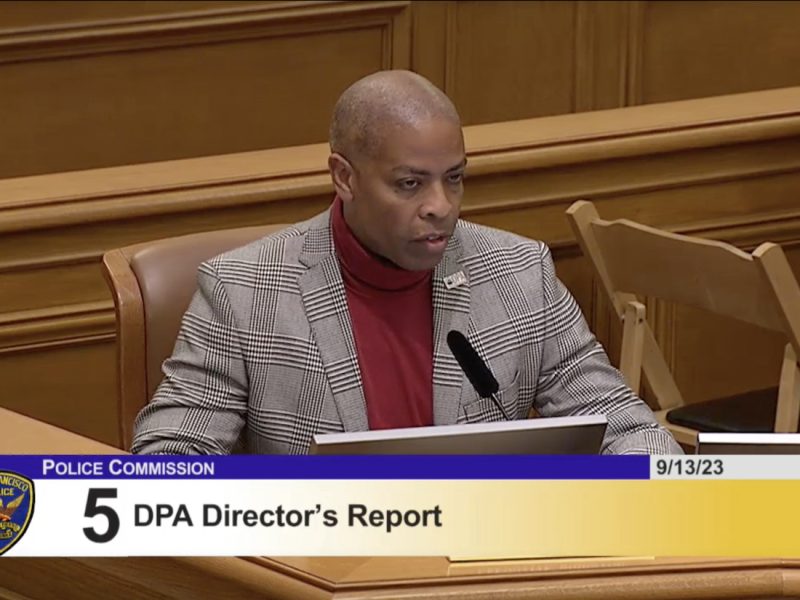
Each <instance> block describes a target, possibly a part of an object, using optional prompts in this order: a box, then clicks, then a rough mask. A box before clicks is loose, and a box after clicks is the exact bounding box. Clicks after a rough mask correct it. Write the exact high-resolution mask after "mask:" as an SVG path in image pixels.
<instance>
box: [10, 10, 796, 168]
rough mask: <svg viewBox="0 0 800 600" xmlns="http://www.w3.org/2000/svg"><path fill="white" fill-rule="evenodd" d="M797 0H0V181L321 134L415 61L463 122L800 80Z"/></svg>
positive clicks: (295, 141) (308, 139) (301, 140)
mask: <svg viewBox="0 0 800 600" xmlns="http://www.w3.org/2000/svg"><path fill="white" fill-rule="evenodd" d="M799 21H800V2H760V1H759V2H736V1H728V2H668V1H659V2H624V1H599V2H588V1H583V0H573V1H563V2H542V1H534V2H511V1H509V2H500V1H496V2H491V3H489V2H476V1H462V2H426V1H413V2H408V1H389V2H370V1H359V2H353V1H334V2H318V1H306V2H36V3H32V2H4V3H3V9H2V11H0V178H3V177H15V176H22V175H32V174H41V173H50V172H59V171H70V170H78V169H87V168H96V167H104V166H114V165H124V164H138V163H143V162H152V161H163V160H169V159H177V158H187V157H197V156H207V155H217V154H225V153H231V152H243V151H249V150H260V149H265V148H275V147H285V146H292V145H299V144H307V143H313V142H322V141H324V140H325V139H326V131H327V123H328V117H329V114H330V111H331V107H332V105H333V102H334V101H335V99H336V97H337V96H338V94H339V93H340V92H341V91H342V90H343V89H344V88H345V87H346V86H347V85H349V84H350V83H351V82H352V81H354V80H355V79H357V78H359V77H361V76H363V75H365V74H367V73H370V72H372V71H375V70H378V69H383V68H391V67H395V68H409V67H410V68H413V69H414V70H416V71H417V72H419V73H422V74H423V75H425V76H427V77H429V78H430V79H431V80H432V81H434V82H435V83H436V84H438V85H439V86H441V87H442V88H443V89H445V90H446V91H447V93H448V94H449V95H450V96H451V97H452V98H453V99H454V101H455V102H456V105H457V106H458V108H459V110H460V111H461V113H462V115H463V117H464V123H465V124H467V125H471V124H479V123H489V122H496V121H506V120H513V119H524V118H531V117H539V116H546V115H556V114H565V113H572V112H580V111H587V110H594V109H605V108H616V107H621V106H629V105H636V104H643V103H650V102H661V101H669V100H679V99H685V98H695V97H701V96H709V95H718V94H729V93H736V92H744V91H749V90H758V89H766V88H776V87H783V86H791V85H800V69H797V68H796V65H797V64H800V36H798V35H796V31H795V24H796V23H797V22H799Z"/></svg>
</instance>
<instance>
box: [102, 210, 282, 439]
mask: <svg viewBox="0 0 800 600" xmlns="http://www.w3.org/2000/svg"><path fill="white" fill-rule="evenodd" d="M285 227H286V225H261V226H257V227H243V228H238V229H226V230H220V231H209V232H205V233H195V234H190V235H184V236H180V237H174V238H168V239H163V240H154V241H150V242H144V243H141V244H136V245H133V246H127V247H124V248H119V249H115V250H109V251H108V252H106V253H105V254H104V255H103V274H104V276H105V278H106V281H107V282H108V285H109V287H110V288H111V293H112V295H113V297H114V306H115V309H116V315H117V368H118V374H119V379H118V381H119V390H118V402H119V415H120V440H121V441H122V444H123V448H125V449H127V448H130V444H131V440H132V437H133V422H134V420H135V419H136V415H137V414H138V413H139V411H140V410H141V409H142V408H143V407H144V406H145V404H147V402H148V401H149V400H150V398H151V397H152V396H153V393H154V392H155V390H156V388H157V387H158V384H159V383H161V379H162V377H163V374H162V372H161V364H162V363H163V362H164V360H165V359H166V358H168V357H169V356H170V355H171V354H172V350H173V347H174V345H175V339H176V338H177V335H178V329H179V328H180V324H181V319H182V317H183V313H184V312H186V309H187V308H188V306H189V302H190V301H191V299H192V296H193V295H194V292H195V290H196V289H197V268H198V266H199V265H200V263H202V262H203V261H205V260H208V259H209V258H212V257H214V256H216V255H217V254H222V253H223V252H225V251H227V250H231V249H233V248H237V247H239V246H244V245H245V244H247V243H249V242H251V241H254V240H257V239H259V238H262V237H264V236H265V235H268V234H270V233H273V232H275V231H278V230H280V229H283V228H285Z"/></svg>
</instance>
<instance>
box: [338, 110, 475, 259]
mask: <svg viewBox="0 0 800 600" xmlns="http://www.w3.org/2000/svg"><path fill="white" fill-rule="evenodd" d="M382 137H383V142H382V143H381V144H380V145H379V147H378V149H377V150H376V151H375V152H373V155H372V156H368V157H359V158H357V159H355V161H354V164H352V170H351V171H350V172H349V185H348V186H344V187H345V188H346V189H341V187H342V186H339V185H337V192H339V196H340V197H341V198H342V201H343V202H344V214H345V219H346V221H347V223H348V225H349V226H350V228H351V229H352V230H353V232H354V233H355V235H356V237H357V238H358V239H359V240H360V241H361V243H362V244H364V245H365V246H366V247H367V248H368V249H369V250H371V251H372V252H374V253H375V254H378V255H380V256H381V257H383V258H385V259H388V260H389V261H391V262H392V263H394V264H395V265H397V266H398V267H401V268H403V269H407V270H409V271H423V270H429V269H432V268H434V267H435V266H436V265H437V264H438V263H439V261H440V260H441V259H442V256H443V255H444V251H445V247H446V246H447V240H448V239H449V237H450V236H451V235H452V233H453V230H454V229H455V225H456V221H457V220H458V214H459V210H460V208H461V196H462V195H463V193H464V184H463V178H464V168H465V166H466V158H465V154H464V140H463V136H462V133H461V127H460V126H459V125H458V124H457V123H455V122H452V121H450V120H447V119H440V120H430V121H427V122H424V123H423V124H421V125H419V126H416V127H411V126H405V127H395V128H392V129H389V130H388V131H386V132H384V133H383V135H382ZM334 181H336V175H335V174H334Z"/></svg>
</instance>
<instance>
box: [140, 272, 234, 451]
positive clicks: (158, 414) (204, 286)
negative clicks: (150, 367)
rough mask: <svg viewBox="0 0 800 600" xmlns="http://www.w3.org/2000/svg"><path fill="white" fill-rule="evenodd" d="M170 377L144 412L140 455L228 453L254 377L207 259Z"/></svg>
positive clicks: (169, 364)
mask: <svg viewBox="0 0 800 600" xmlns="http://www.w3.org/2000/svg"><path fill="white" fill-rule="evenodd" d="M163 371H164V379H163V381H162V382H161V385H159V387H158V389H157V390H156V393H155V395H154V396H153V399H152V401H151V402H150V403H149V404H148V405H147V406H145V408H144V409H143V410H142V411H141V412H140V413H139V416H138V417H137V419H136V423H135V425H134V438H133V444H132V448H131V451H132V452H133V453H135V454H228V453H230V452H231V450H232V449H233V448H234V446H235V445H236V444H237V441H238V440H239V436H240V435H241V432H242V429H243V428H244V425H245V420H246V415H247V401H248V387H249V386H248V379H247V370H246V368H245V361H244V356H243V352H242V339H241V335H240V330H239V328H238V327H237V326H236V322H235V315H234V311H233V310H232V308H231V303H230V300H229V298H228V294H227V292H226V289H225V285H224V283H223V282H222V281H221V280H220V278H219V276H218V275H217V273H216V271H215V270H214V268H213V267H212V266H211V264H209V263H204V264H203V265H201V266H200V269H199V271H198V289H197V292H196V293H195V295H194V297H193V299H192V302H191V304H190V305H189V308H188V310H187V312H186V314H185V315H184V317H183V321H182V323H181V328H180V331H179V333H178V338H177V341H176V343H175V350H174V352H173V354H172V356H171V357H170V358H168V359H167V360H166V361H165V362H164V366H163Z"/></svg>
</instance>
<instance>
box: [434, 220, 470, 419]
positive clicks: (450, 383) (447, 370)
mask: <svg viewBox="0 0 800 600" xmlns="http://www.w3.org/2000/svg"><path fill="white" fill-rule="evenodd" d="M457 232H458V229H456V233H455V234H454V235H453V236H452V237H451V238H450V242H449V243H448V245H447V250H446V252H445V254H444V257H443V258H442V261H441V262H440V263H439V265H438V266H437V267H436V269H435V270H434V272H433V422H434V424H435V425H451V424H454V423H456V422H457V420H458V409H459V406H460V404H461V387H462V385H463V382H464V372H463V371H462V370H461V367H459V365H458V362H456V359H455V358H454V357H453V353H452V352H450V347H449V346H448V345H447V334H448V333H449V332H450V331H452V330H454V329H455V330H457V331H460V332H461V333H463V334H464V335H466V334H467V328H468V327H469V311H470V293H469V273H468V271H467V269H466V268H465V267H464V266H463V265H461V263H460V259H461V253H462V249H461V243H460V242H459V240H458V237H457Z"/></svg>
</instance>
